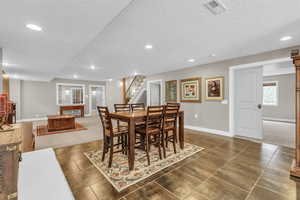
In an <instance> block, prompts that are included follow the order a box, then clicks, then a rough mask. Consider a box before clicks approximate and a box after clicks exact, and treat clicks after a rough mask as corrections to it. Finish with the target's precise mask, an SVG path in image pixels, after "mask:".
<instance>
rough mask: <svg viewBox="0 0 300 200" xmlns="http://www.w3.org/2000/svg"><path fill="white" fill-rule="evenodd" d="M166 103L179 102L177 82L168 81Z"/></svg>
mask: <svg viewBox="0 0 300 200" xmlns="http://www.w3.org/2000/svg"><path fill="white" fill-rule="evenodd" d="M165 84H166V85H165V90H166V102H167V103H174V102H177V80H172V81H166V83H165Z"/></svg>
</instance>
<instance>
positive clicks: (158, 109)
mask: <svg viewBox="0 0 300 200" xmlns="http://www.w3.org/2000/svg"><path fill="white" fill-rule="evenodd" d="M163 117H164V107H163V106H149V107H148V109H147V118H146V129H149V128H162V123H163Z"/></svg>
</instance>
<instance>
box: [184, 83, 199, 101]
mask: <svg viewBox="0 0 300 200" xmlns="http://www.w3.org/2000/svg"><path fill="white" fill-rule="evenodd" d="M180 101H181V102H191V103H193V102H201V78H189V79H183V80H181V81H180Z"/></svg>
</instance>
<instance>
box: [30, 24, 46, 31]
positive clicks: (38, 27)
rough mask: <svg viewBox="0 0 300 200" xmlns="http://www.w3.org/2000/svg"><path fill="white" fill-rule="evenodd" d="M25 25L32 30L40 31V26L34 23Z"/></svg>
mask: <svg viewBox="0 0 300 200" xmlns="http://www.w3.org/2000/svg"><path fill="white" fill-rule="evenodd" d="M26 27H27V28H29V29H31V30H33V31H42V30H43V29H42V27H40V26H38V25H35V24H26Z"/></svg>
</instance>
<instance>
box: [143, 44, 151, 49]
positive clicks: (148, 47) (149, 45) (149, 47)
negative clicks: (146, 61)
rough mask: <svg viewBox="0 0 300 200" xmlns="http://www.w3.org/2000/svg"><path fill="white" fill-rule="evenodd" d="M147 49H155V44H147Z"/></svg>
mask: <svg viewBox="0 0 300 200" xmlns="http://www.w3.org/2000/svg"><path fill="white" fill-rule="evenodd" d="M145 49H153V46H152V45H151V44H147V45H145Z"/></svg>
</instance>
